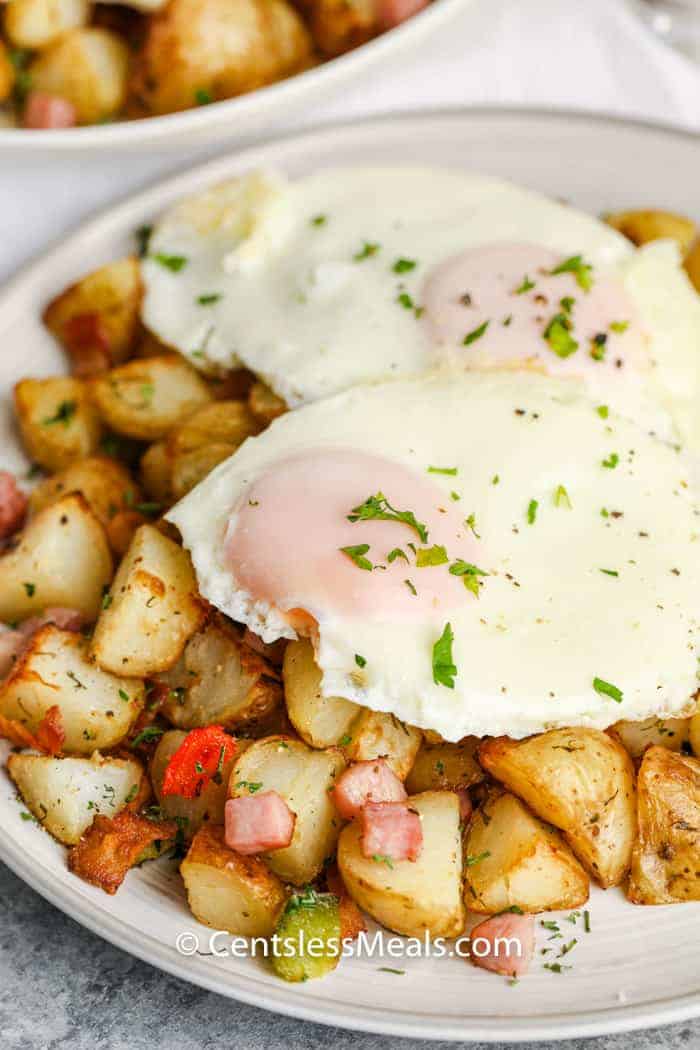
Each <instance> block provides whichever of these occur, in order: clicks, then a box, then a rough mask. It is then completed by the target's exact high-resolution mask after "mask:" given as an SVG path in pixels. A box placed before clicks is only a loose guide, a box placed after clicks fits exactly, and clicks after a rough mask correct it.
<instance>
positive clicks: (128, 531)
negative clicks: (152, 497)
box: [106, 509, 146, 558]
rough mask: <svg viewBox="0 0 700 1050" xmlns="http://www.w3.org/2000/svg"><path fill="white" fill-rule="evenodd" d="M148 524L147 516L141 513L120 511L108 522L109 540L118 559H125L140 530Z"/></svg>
mask: <svg viewBox="0 0 700 1050" xmlns="http://www.w3.org/2000/svg"><path fill="white" fill-rule="evenodd" d="M145 523H146V516H145V514H142V513H141V512H140V511H138V510H136V509H134V510H128V509H123V510H118V511H117V513H116V514H115V515H114V517H113V518H110V520H109V521H108V522H107V528H106V532H107V539H108V540H109V545H110V547H111V548H112V550H113V551H114V553H115V554H116V555H117V557H118V558H123V557H124V555H125V554H126V552H127V551H128V549H129V547H130V546H131V544H132V542H133V539H134V536H135V535H136V532H137V531H138V529H140V528H141V526H142V525H145Z"/></svg>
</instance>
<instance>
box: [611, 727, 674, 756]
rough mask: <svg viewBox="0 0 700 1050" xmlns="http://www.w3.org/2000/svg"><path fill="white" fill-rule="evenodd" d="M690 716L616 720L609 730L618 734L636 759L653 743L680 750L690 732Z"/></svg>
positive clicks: (624, 745)
mask: <svg viewBox="0 0 700 1050" xmlns="http://www.w3.org/2000/svg"><path fill="white" fill-rule="evenodd" d="M690 721H691V720H690V719H689V718H647V719H645V720H644V721H643V722H616V723H615V725H614V726H612V727H611V728H610V729H609V730H608V732H609V733H610V734H613V735H614V736H616V737H617V738H618V739H619V740H620V742H621V743H622V746H623V747H624V748H625V750H626V751H627V752H628V753H629V754H630V755H631V756H632V758H634V759H638V758H641V757H642V755H643V754H644V752H645V751H646V749H647V748H648V747H650V746H651V745H652V744H655V745H658V746H659V747H666V748H668V750H669V751H680V750H681V749H682V748H683V747H684V745H685V744H686V743H687V741H688V738H689V734H690Z"/></svg>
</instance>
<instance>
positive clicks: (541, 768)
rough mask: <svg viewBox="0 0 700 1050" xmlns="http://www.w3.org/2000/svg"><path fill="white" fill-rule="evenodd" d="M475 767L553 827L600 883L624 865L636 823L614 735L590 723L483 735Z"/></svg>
mask: <svg viewBox="0 0 700 1050" xmlns="http://www.w3.org/2000/svg"><path fill="white" fill-rule="evenodd" d="M479 761H480V762H481V764H482V766H483V767H484V768H485V769H486V770H487V772H489V773H490V774H491V775H492V776H494V777H495V778H496V779H497V780H500V781H501V782H502V783H503V784H505V785H506V787H507V788H508V789H509V790H510V791H513V792H514V793H515V794H516V795H518V796H519V797H520V798H522V799H524V801H525V802H527V804H528V805H529V806H530V808H531V809H532V810H533V811H534V812H535V813H536V814H537V816H538V817H541V818H542V820H547V821H549V823H550V824H554V826H555V827H556V828H560V829H561V830H562V831H563V832H564V833H565V836H566V840H567V842H568V843H569V845H570V846H571V848H572V850H573V851H574V853H575V854H576V856H577V857H578V858H579V860H580V861H581V862H582V863H583V864H584V866H585V867H586V868H587V869H588V870H589V871H590V873H591V874H592V875H593V877H594V878H595V879H596V880H597V881H598V882H599V883H600V884H601V886H604V887H606V888H607V887H608V886H617V885H618V883H620V882H622V880H623V879H624V877H625V875H626V874H627V872H628V871H629V866H630V861H631V857H632V845H633V843H634V839H635V828H636V820H635V814H636V800H635V787H634V767H633V765H632V760H631V759H630V756H629V755H628V754H627V752H626V751H625V749H624V747H622V745H621V744H620V742H619V741H618V740H615V739H613V738H612V737H610V736H608V734H606V733H602V732H600V730H598V729H585V728H578V729H554V730H552V731H551V732H549V733H541V734H539V735H538V736H532V737H528V738H527V739H526V740H510V739H508V737H498V738H495V739H493V740H485V741H484V742H483V743H482V744H481V746H480V748H479Z"/></svg>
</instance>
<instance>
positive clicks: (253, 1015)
mask: <svg viewBox="0 0 700 1050" xmlns="http://www.w3.org/2000/svg"><path fill="white" fill-rule="evenodd" d="M329 1044H331V1045H332V1046H333V1050H350V1048H352V1050H418V1048H420V1047H426V1046H427V1045H429V1044H427V1043H425V1042H422V1041H420V1040H411V1039H390V1038H385V1037H382V1036H372V1035H359V1034H355V1033H352V1032H346V1031H343V1030H342V1029H337V1028H336V1029H329V1028H325V1027H323V1026H321V1025H314V1024H308V1023H305V1022H301V1021H293V1020H291V1019H289V1018H285V1017H277V1016H274V1015H273V1014H269V1013H265V1012H264V1011H262V1010H258V1009H255V1008H254V1007H251V1006H244V1005H242V1004H240V1003H235V1002H231V1001H230V1000H228V999H222V998H220V997H219V996H218V995H214V994H212V993H210V992H204V991H201V990H200V989H198V988H194V987H192V986H191V985H188V984H184V983H183V982H182V981H179V980H176V979H175V978H173V977H169V976H167V974H163V973H160V972H159V971H158V970H154V969H152V967H150V966H147V965H145V964H144V963H141V962H138V961H137V960H136V959H132V958H131V956H129V955H126V954H125V953H124V952H122V951H119V950H118V949H117V948H112V947H111V945H109V944H107V943H106V942H105V941H102V940H100V939H99V938H98V937H95V936H94V935H93V934H91V933H88V931H87V930H84V929H82V927H80V926H78V925H77V923H75V922H73V920H72V919H68V918H67V917H66V916H65V915H63V914H62V913H61V912H59V911H57V910H56V909H55V908H53V907H52V906H51V905H50V904H47V903H46V902H45V901H44V900H43V899H42V898H41V897H39V896H38V895H37V894H36V893H34V891H33V890H30V889H29V887H28V886H25V885H24V883H22V882H21V881H20V880H19V879H17V878H16V877H15V876H14V875H13V874H12V873H11V872H10V871H9V870H8V869H7V868H6V867H5V866H4V865H2V864H0V1050H57V1048H59V1047H66V1048H68V1047H70V1050H151V1048H156V1047H158V1048H160V1047H163V1048H165V1050H200V1048H202V1050H203V1048H204V1047H206V1048H207V1050H215V1048H217V1047H231V1046H235V1047H236V1048H238V1050H294V1048H296V1047H303V1048H304V1050H316V1048H318V1050H324V1048H326V1047H327V1046H328V1045H329ZM435 1045H440V1046H441V1047H444V1048H445V1050H447V1048H448V1045H449V1044H446V1043H442V1044H435ZM453 1045H454V1046H456V1045H457V1044H453ZM460 1045H464V1046H465V1047H470V1048H471V1050H479V1047H482V1046H483V1044H460ZM510 1045H511V1046H516V1045H517V1044H510ZM521 1045H522V1046H524V1044H521ZM530 1047H532V1048H534V1050H545V1048H551V1050H554V1048H555V1047H556V1048H559V1050H577V1048H578V1050H603V1048H605V1050H700V1022H695V1023H692V1024H681V1025H674V1026H672V1027H669V1028H665V1029H655V1030H652V1031H649V1032H640V1033H635V1034H632V1035H629V1036H616V1037H612V1038H601V1039H591V1040H577V1041H572V1042H566V1043H532V1044H530ZM484 1050H485V1047H484Z"/></svg>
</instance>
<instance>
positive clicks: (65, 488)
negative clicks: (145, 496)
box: [29, 456, 140, 528]
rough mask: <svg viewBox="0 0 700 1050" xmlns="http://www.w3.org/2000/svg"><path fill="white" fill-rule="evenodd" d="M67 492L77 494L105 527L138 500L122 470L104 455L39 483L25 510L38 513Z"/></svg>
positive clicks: (135, 488) (79, 461)
mask: <svg viewBox="0 0 700 1050" xmlns="http://www.w3.org/2000/svg"><path fill="white" fill-rule="evenodd" d="M69 492H80V493H81V494H82V495H83V496H84V497H85V502H86V503H87V505H88V506H89V508H90V510H91V511H92V513H93V514H94V515H95V517H96V518H97V519H98V521H99V522H101V524H102V525H103V526H104V527H105V528H107V526H108V525H109V523H110V521H111V520H112V519H113V518H114V516H115V514H117V513H118V512H119V511H122V510H124V509H125V508H127V507H131V506H133V505H134V504H136V503H138V502H139V499H140V493H139V490H138V488H137V486H136V485H135V484H134V482H133V480H132V477H131V474H130V473H129V471H128V470H127V469H126V467H124V466H122V464H121V463H118V462H117V461H116V460H115V459H110V458H109V457H108V456H88V457H87V458H86V459H77V460H76V461H75V463H71V464H70V466H68V467H66V468H65V470H61V471H59V472H58V473H57V474H54V475H53V477H50V478H46V479H45V480H44V481H41V482H39V484H38V485H37V486H36V488H35V489H33V490H32V493H31V495H30V497H29V509H30V511H31V513H32V514H38V513H39V511H42V510H43V509H44V508H45V507H50V506H51V505H52V504H53V503H55V502H56V500H59V499H63V497H64V496H65V495H66V494H67V493H69Z"/></svg>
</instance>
